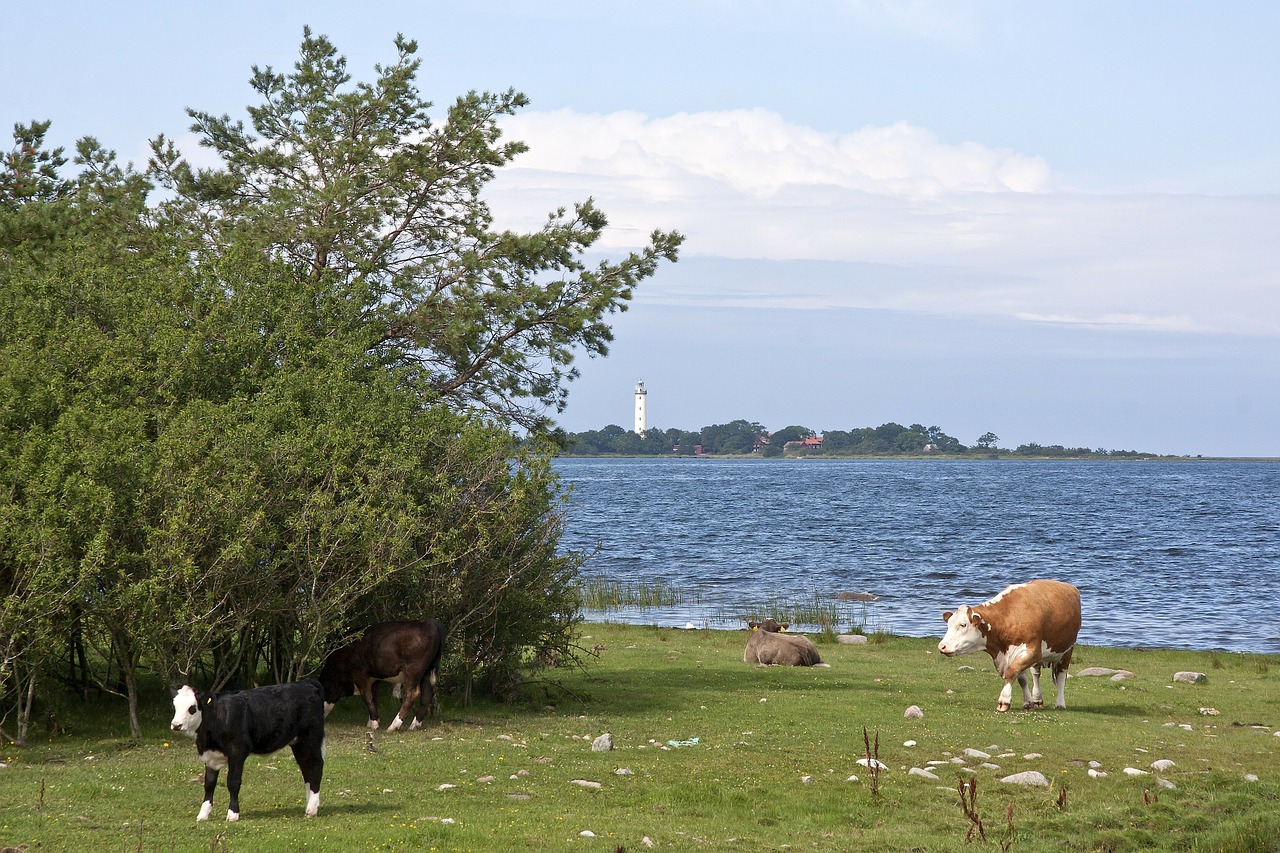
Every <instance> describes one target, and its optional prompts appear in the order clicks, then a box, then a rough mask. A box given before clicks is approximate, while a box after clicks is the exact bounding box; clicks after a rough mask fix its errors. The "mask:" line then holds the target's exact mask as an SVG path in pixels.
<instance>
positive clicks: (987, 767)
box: [978, 761, 1000, 770]
mask: <svg viewBox="0 0 1280 853" xmlns="http://www.w3.org/2000/svg"><path fill="white" fill-rule="evenodd" d="M978 766H979V767H981V768H982V769H983V770H999V769H1000V765H999V764H992V763H991V762H990V761H984V762H982V763H981V764H979V765H978Z"/></svg>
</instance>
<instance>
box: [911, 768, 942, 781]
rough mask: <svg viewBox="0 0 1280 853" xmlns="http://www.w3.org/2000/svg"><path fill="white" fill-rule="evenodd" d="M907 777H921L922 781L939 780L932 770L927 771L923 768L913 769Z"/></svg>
mask: <svg viewBox="0 0 1280 853" xmlns="http://www.w3.org/2000/svg"><path fill="white" fill-rule="evenodd" d="M907 775H909V776H919V777H921V778H922V779H934V780H936V779H937V778H938V774H937V773H934V772H933V771H932V770H925V769H924V768H923V767H912V768H911V769H910V770H908V771H907Z"/></svg>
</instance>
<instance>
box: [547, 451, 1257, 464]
mask: <svg viewBox="0 0 1280 853" xmlns="http://www.w3.org/2000/svg"><path fill="white" fill-rule="evenodd" d="M556 458H557V459H690V460H696V459H734V460H739V461H746V460H759V461H761V462H797V461H811V460H824V459H829V460H835V459H838V460H845V461H849V460H865V461H869V462H918V461H923V460H927V461H930V462H1095V463H1096V462H1134V463H1137V462H1262V463H1267V462H1271V463H1275V462H1280V456H1141V457H1131V456H1091V457H1090V456H1026V455H1023V454H1020V453H999V454H995V453H917V454H905V453H903V454H885V455H870V454H854V455H843V454H838V453H822V454H795V455H791V456H776V457H773V458H768V457H764V456H761V455H759V454H756V453H722V454H715V453H701V454H698V455H696V456H695V455H689V454H685V455H675V454H671V455H663V456H655V455H651V454H647V453H561V454H558V455H557V456H556Z"/></svg>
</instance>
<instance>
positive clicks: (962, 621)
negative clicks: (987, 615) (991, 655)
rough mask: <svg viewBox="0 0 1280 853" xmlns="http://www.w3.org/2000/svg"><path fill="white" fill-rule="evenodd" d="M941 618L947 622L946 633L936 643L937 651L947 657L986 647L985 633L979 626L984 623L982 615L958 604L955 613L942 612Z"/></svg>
mask: <svg viewBox="0 0 1280 853" xmlns="http://www.w3.org/2000/svg"><path fill="white" fill-rule="evenodd" d="M942 619H943V621H945V622H946V623H947V633H946V636H944V637H943V638H942V642H940V643H938V651H940V652H942V653H943V654H944V655H946V656H947V657H951V656H953V655H967V654H969V653H970V652H976V651H980V650H982V649H985V648H986V647H987V637H986V634H984V633H983V631H982V628H981V627H980V626H982V625H984V624H985V623H984V622H983V620H982V616H980V615H979V614H977V613H975V612H974V611H973V610H972V609H971V608H969V607H968V606H967V605H963V604H962V605H960V607H959V608H957V609H956V612H955V613H950V612H948V613H943V614H942Z"/></svg>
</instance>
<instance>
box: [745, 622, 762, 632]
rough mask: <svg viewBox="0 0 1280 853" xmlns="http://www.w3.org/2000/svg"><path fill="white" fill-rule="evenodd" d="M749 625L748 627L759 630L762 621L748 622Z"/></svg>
mask: <svg viewBox="0 0 1280 853" xmlns="http://www.w3.org/2000/svg"><path fill="white" fill-rule="evenodd" d="M747 627H748V628H750V629H751V630H752V631H757V630H759V628H760V623H759V622H748V623H747Z"/></svg>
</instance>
